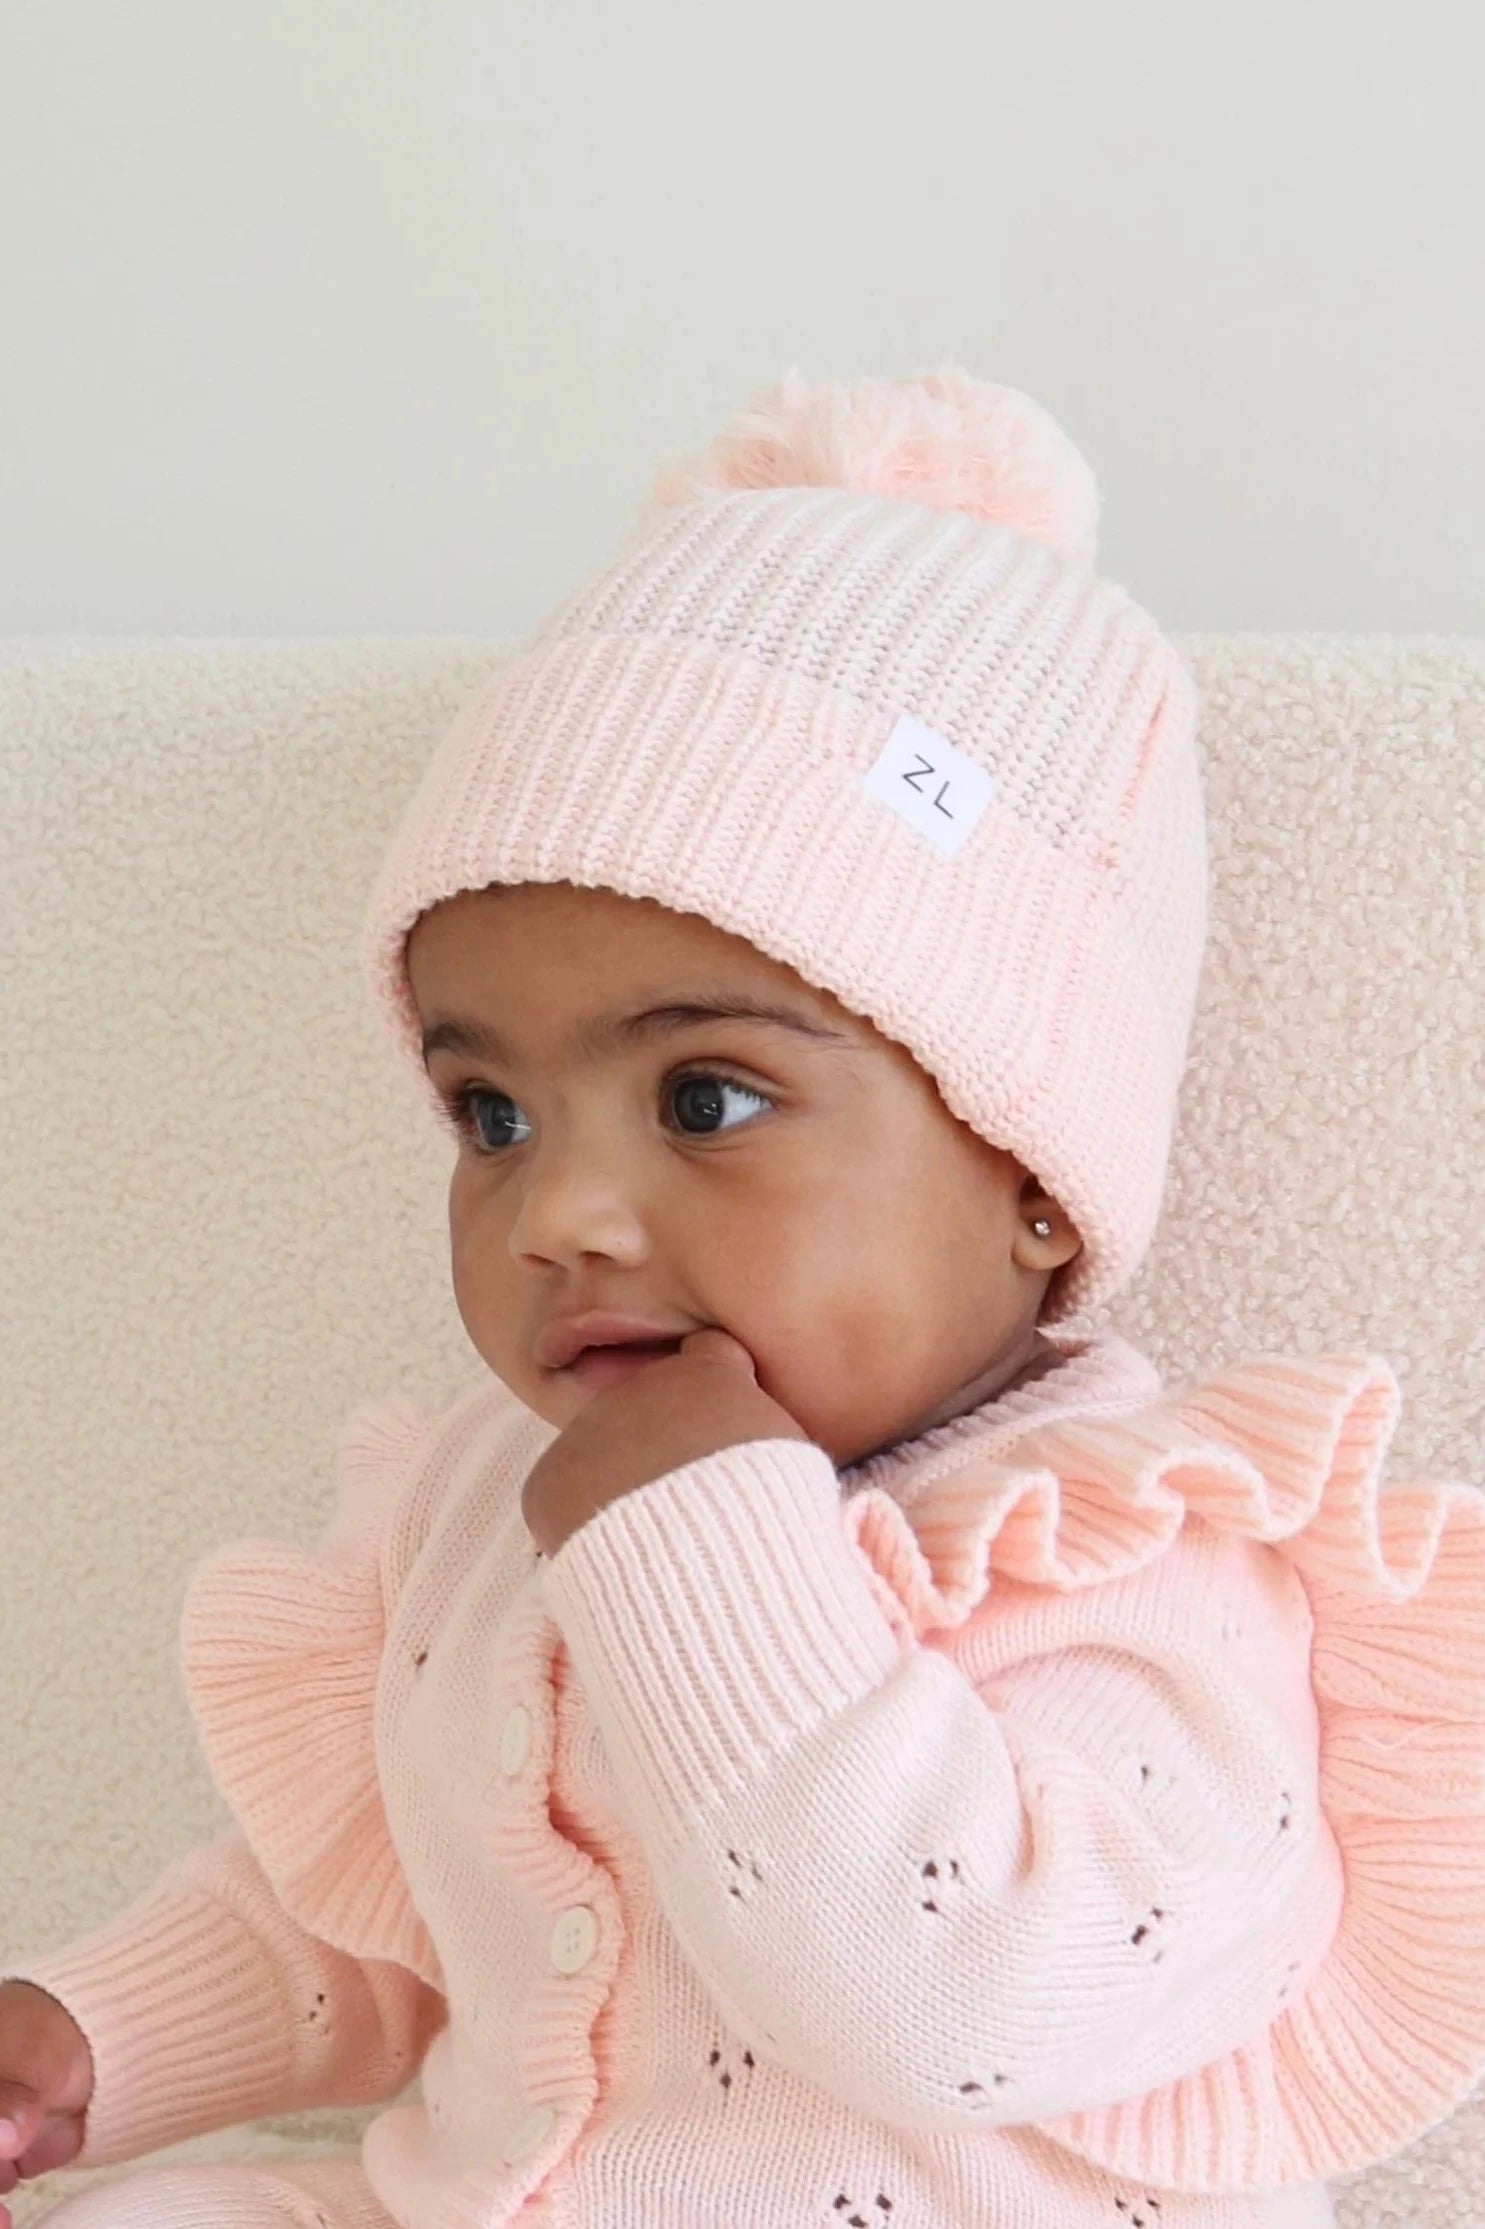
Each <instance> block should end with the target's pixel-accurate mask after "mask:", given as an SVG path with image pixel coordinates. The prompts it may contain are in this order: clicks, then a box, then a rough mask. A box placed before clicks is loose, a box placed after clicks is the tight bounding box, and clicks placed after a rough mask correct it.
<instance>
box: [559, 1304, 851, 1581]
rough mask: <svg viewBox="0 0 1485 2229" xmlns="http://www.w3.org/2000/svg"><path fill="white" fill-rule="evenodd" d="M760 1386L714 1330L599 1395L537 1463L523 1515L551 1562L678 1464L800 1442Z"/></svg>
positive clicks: (745, 1356) (743, 1357)
mask: <svg viewBox="0 0 1485 2229" xmlns="http://www.w3.org/2000/svg"><path fill="white" fill-rule="evenodd" d="M808 1438H809V1434H808V1432H806V1431H805V1429H804V1427H803V1425H802V1424H799V1423H797V1422H796V1421H795V1419H794V1418H793V1417H792V1416H791V1415H790V1414H789V1412H788V1410H787V1409H785V1408H782V1407H781V1406H780V1404H779V1403H778V1402H777V1401H775V1400H774V1399H773V1397H772V1396H771V1395H770V1394H767V1393H765V1392H764V1390H763V1388H762V1386H761V1385H760V1384H759V1383H758V1373H757V1367H756V1365H755V1363H754V1361H753V1357H752V1356H751V1355H750V1354H749V1352H748V1350H747V1348H746V1347H745V1346H743V1345H742V1343H741V1342H740V1341H739V1340H737V1339H734V1338H733V1337H732V1336H731V1334H730V1333H729V1332H726V1331H723V1330H722V1329H721V1328H720V1327H719V1326H718V1325H716V1324H707V1325H703V1327H702V1328H701V1330H699V1331H692V1332H688V1333H687V1335H686V1337H685V1338H684V1339H683V1340H682V1341H681V1344H680V1350H679V1352H678V1353H676V1354H668V1355H661V1356H660V1357H659V1358H658V1360H656V1361H654V1362H647V1363H646V1364H645V1366H644V1368H643V1369H642V1370H636V1371H634V1372H633V1373H632V1375H631V1376H629V1377H627V1378H621V1379H620V1380H619V1382H618V1383H617V1384H616V1385H608V1386H605V1387H604V1388H603V1390H602V1392H600V1393H595V1394H594V1396H593V1398H592V1399H591V1400H590V1401H589V1402H588V1403H587V1404H586V1406H585V1407H584V1408H582V1409H580V1410H579V1412H578V1414H577V1415H576V1416H575V1417H574V1418H573V1420H572V1422H571V1423H570V1424H569V1425H567V1426H566V1428H565V1429H564V1430H563V1431H561V1432H559V1433H558V1435H557V1437H556V1439H554V1440H553V1442H552V1444H551V1446H550V1447H549V1448H547V1450H546V1451H545V1453H544V1454H542V1455H540V1456H538V1458H537V1460H536V1462H535V1463H534V1464H533V1465H532V1467H531V1469H530V1471H529V1472H528V1473H527V1476H526V1483H525V1485H524V1486H523V1487H522V1489H521V1514H522V1516H523V1517H524V1518H525V1520H526V1529H527V1531H528V1532H529V1533H530V1534H531V1537H532V1538H533V1540H534V1541H535V1542H536V1545H537V1547H538V1548H540V1549H542V1550H544V1552H545V1553H546V1554H547V1555H549V1556H554V1555H555V1554H556V1553H557V1550H558V1549H559V1548H560V1547H561V1545H562V1543H563V1541H564V1540H566V1539H568V1538H569V1537H570V1535H571V1534H572V1533H574V1532H576V1531H577V1529H578V1527H579V1526H580V1525H582V1524H585V1523H586V1522H587V1520H588V1519H589V1518H590V1517H594V1516H596V1515H597V1514H598V1511H599V1510H600V1509H603V1508H606V1507H607V1505H608V1503H610V1502H611V1501H617V1500H618V1499H619V1497H620V1495H622V1494H627V1493H629V1492H631V1491H632V1489H633V1488H634V1487H636V1486H643V1485H645V1484H647V1482H648V1481H649V1480H650V1479H652V1478H660V1477H662V1476H663V1475H664V1473H665V1472H666V1471H669V1470H676V1469H678V1468H679V1467H680V1466H681V1465H682V1464H683V1463H694V1462H695V1461H696V1460H697V1459H698V1457H700V1456H704V1455H712V1454H716V1453H718V1452H720V1451H721V1450H722V1449H724V1448H728V1447H739V1446H741V1445H743V1444H744V1442H746V1441H748V1440H776V1439H788V1440H807V1439H808Z"/></svg>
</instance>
